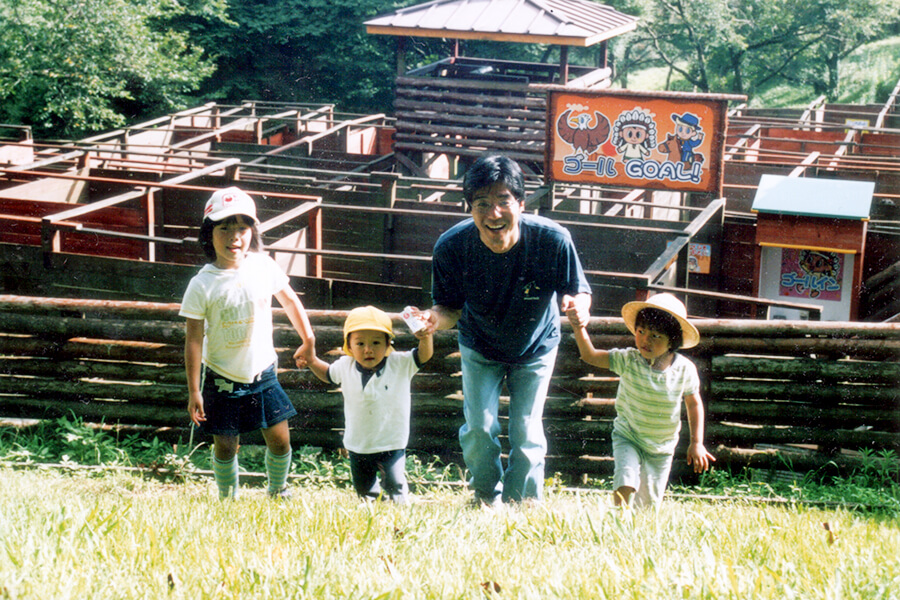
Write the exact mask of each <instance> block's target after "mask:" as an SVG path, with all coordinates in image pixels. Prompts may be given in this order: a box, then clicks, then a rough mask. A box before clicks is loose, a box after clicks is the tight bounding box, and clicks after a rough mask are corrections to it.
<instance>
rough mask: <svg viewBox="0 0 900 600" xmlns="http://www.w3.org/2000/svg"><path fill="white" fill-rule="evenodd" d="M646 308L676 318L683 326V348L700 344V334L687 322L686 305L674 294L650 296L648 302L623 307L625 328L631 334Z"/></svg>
mask: <svg viewBox="0 0 900 600" xmlns="http://www.w3.org/2000/svg"><path fill="white" fill-rule="evenodd" d="M645 308H656V309H659V310H661V311H664V312H667V313H669V314H670V315H672V316H673V317H675V319H676V320H677V321H678V324H679V325H681V335H682V337H683V338H684V343H683V344H682V345H681V347H682V348H693V347H694V346H696V345H697V344H698V343H699V342H700V332H699V331H697V328H696V327H694V326H693V325H691V323H690V321H688V320H687V310H685V308H684V304H682V303H681V300H679V299H678V298H676V297H675V296H673V295H672V294H667V293H665V292H664V293H662V294H656V295H654V296H650V297H649V298H647V301H646V302H629V303H628V304H626V305H625V306H623V307H622V318H623V319H625V326H626V327H628V331H630V332H631V333H634V321H635V319H636V318H637V314H638V313H639V312H641V310H643V309H645Z"/></svg>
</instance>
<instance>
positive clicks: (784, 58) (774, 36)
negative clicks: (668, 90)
mask: <svg viewBox="0 0 900 600" xmlns="http://www.w3.org/2000/svg"><path fill="white" fill-rule="evenodd" d="M628 3H629V5H630V6H631V8H632V9H635V10H637V11H638V12H639V14H640V17H641V23H640V26H639V29H638V31H637V33H635V34H634V35H632V36H629V38H628V54H624V53H623V56H625V57H626V58H627V57H628V56H629V55H632V54H636V55H643V56H647V55H648V54H649V55H650V56H652V57H654V58H655V59H657V60H658V61H660V62H661V63H663V64H665V65H666V66H667V67H668V68H669V69H670V70H671V72H672V73H673V74H677V75H678V76H680V79H681V80H682V81H683V82H684V83H685V84H686V85H687V86H688V87H689V88H690V89H694V90H697V91H702V92H726V91H728V92H735V93H746V94H751V93H753V92H754V91H755V90H758V89H761V88H764V87H765V86H767V85H771V84H772V83H773V82H775V81H792V82H794V83H796V84H800V85H804V86H811V87H812V88H813V89H814V90H816V92H818V93H820V94H828V95H836V93H837V91H838V78H837V71H838V67H839V63H840V60H841V59H842V58H845V57H846V56H847V55H848V54H849V53H850V52H852V51H853V50H855V49H857V48H858V47H859V46H860V45H862V44H864V43H866V42H869V41H872V40H874V39H878V37H879V36H881V35H883V34H884V32H885V29H886V27H888V26H889V25H891V24H896V23H897V22H898V20H900V14H898V11H897V4H896V0H814V1H810V0H629V1H628ZM614 4H615V2H614ZM618 4H621V2H620V3H618Z"/></svg>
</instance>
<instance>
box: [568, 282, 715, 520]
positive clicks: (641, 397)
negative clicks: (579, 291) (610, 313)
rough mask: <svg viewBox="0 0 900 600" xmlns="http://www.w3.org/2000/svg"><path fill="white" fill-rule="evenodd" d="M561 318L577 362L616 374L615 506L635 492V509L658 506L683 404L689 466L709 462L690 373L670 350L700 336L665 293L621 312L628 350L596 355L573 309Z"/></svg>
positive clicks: (694, 382)
mask: <svg viewBox="0 0 900 600" xmlns="http://www.w3.org/2000/svg"><path fill="white" fill-rule="evenodd" d="M568 316H569V322H570V323H571V324H572V328H573V330H574V332H575V342H576V343H577V344H578V350H579V352H580V353H581V359H582V360H584V361H585V362H587V363H589V364H591V365H594V366H597V367H600V368H602V369H609V370H611V371H613V372H614V373H616V374H618V375H619V389H618V392H617V394H616V415H617V416H616V419H615V421H614V422H613V432H612V440H613V458H614V459H615V474H614V476H613V481H614V487H615V503H616V505H621V504H631V501H632V496H634V494H635V492H637V495H636V496H635V499H634V505H635V506H653V507H655V508H659V504H660V502H661V500H662V496H663V492H664V491H665V489H666V484H667V483H668V480H669V470H670V469H671V467H672V456H673V454H674V453H675V446H676V445H677V443H678V434H679V432H680V429H681V402H682V399H683V400H684V404H685V406H686V407H687V415H688V424H689V425H690V430H691V442H690V446H689V447H688V453H687V462H688V464H689V465H692V466H693V467H694V471H696V472H701V471H705V470H706V469H708V468H709V466H710V462H711V461H714V460H715V458H714V457H713V455H712V454H710V453H709V452H708V451H707V450H706V447H705V446H704V445H703V428H704V412H703V403H702V401H701V400H700V379H699V376H698V375H697V368H696V367H695V366H694V363H692V362H691V361H690V360H688V358H687V357H685V356H684V355H682V354H679V353H678V352H676V351H677V350H678V349H679V348H691V347H693V346H696V345H697V343H698V342H699V341H700V334H699V332H698V331H697V328H696V327H694V326H693V325H692V324H691V323H690V322H689V321H688V320H687V311H686V310H685V308H684V304H682V303H681V301H680V300H678V298H676V297H675V296H673V295H672V294H665V293H663V294H656V295H655V296H651V297H650V298H649V299H648V300H647V301H646V302H629V303H627V304H626V305H625V306H623V307H622V318H623V319H624V320H625V325H626V326H627V327H628V330H629V331H631V332H632V333H633V334H634V342H635V346H636V347H635V348H628V349H611V350H597V349H596V348H594V345H593V343H592V342H591V339H590V337H588V333H587V323H586V322H582V321H579V319H578V316H577V314H576V313H575V312H574V311H569V313H568Z"/></svg>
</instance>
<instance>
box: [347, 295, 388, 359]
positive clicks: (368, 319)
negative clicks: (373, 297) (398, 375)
mask: <svg viewBox="0 0 900 600" xmlns="http://www.w3.org/2000/svg"><path fill="white" fill-rule="evenodd" d="M354 331H381V332H382V333H386V334H388V336H389V337H390V338H391V339H393V337H394V328H393V324H392V323H391V318H390V317H389V316H388V314H387V313H386V312H384V311H383V310H380V309H377V308H375V307H374V306H360V307H359V308H354V309H353V310H351V311H350V312H349V313H348V314H347V319H346V320H345V321H344V353H345V354H350V355H351V356H352V353H351V352H350V346H349V344H348V341H349V338H350V334H351V333H353V332H354ZM392 350H393V348H392V347H391V346H388V348H387V352H386V353H385V354H390V353H391V351H392Z"/></svg>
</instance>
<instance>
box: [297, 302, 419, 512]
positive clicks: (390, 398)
mask: <svg viewBox="0 0 900 600" xmlns="http://www.w3.org/2000/svg"><path fill="white" fill-rule="evenodd" d="M416 314H420V313H418V312H417V311H416ZM414 335H415V336H416V337H417V338H418V340H419V345H418V347H417V348H414V349H413V350H410V351H407V352H394V351H393V347H392V343H393V342H392V340H393V338H394V332H393V327H392V323H391V318H390V317H389V316H388V315H387V313H385V312H384V311H382V310H379V309H377V308H375V307H374V306H361V307H359V308H354V309H353V310H351V311H350V312H349V313H348V314H347V319H346V320H345V321H344V354H345V356H342V357H340V358H339V359H337V361H335V362H334V363H332V364H331V365H329V364H328V363H326V362H325V361H324V360H322V359H321V358H318V357H317V356H316V355H315V349H308V352H307V353H306V355H305V356H304V358H305V360H306V363H307V364H308V365H309V368H310V370H311V371H312V372H313V373H314V374H315V375H316V377H318V378H319V379H321V380H322V381H325V382H327V383H333V384H336V385H340V386H341V393H342V395H343V396H344V419H345V427H344V447H345V448H346V449H347V451H348V452H349V454H350V477H351V479H352V481H353V487H354V489H355V490H356V493H357V494H359V496H360V497H362V498H372V499H375V498H379V497H384V498H387V499H390V500H391V501H393V502H395V503H397V504H405V503H406V502H407V499H408V488H407V484H406V444H407V442H408V441H409V416H410V403H411V396H410V383H411V380H412V377H413V375H415V374H416V372H418V370H419V369H420V368H421V366H422V365H423V364H425V363H426V362H428V361H429V360H430V359H431V356H432V355H433V354H434V342H433V338H434V336H433V335H432V334H430V333H428V332H427V331H426V330H425V329H424V328H420V329H418V330H417V331H415V332H414ZM379 474H380V476H381V483H380V484H379V482H378V480H377V476H378V475H379Z"/></svg>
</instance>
